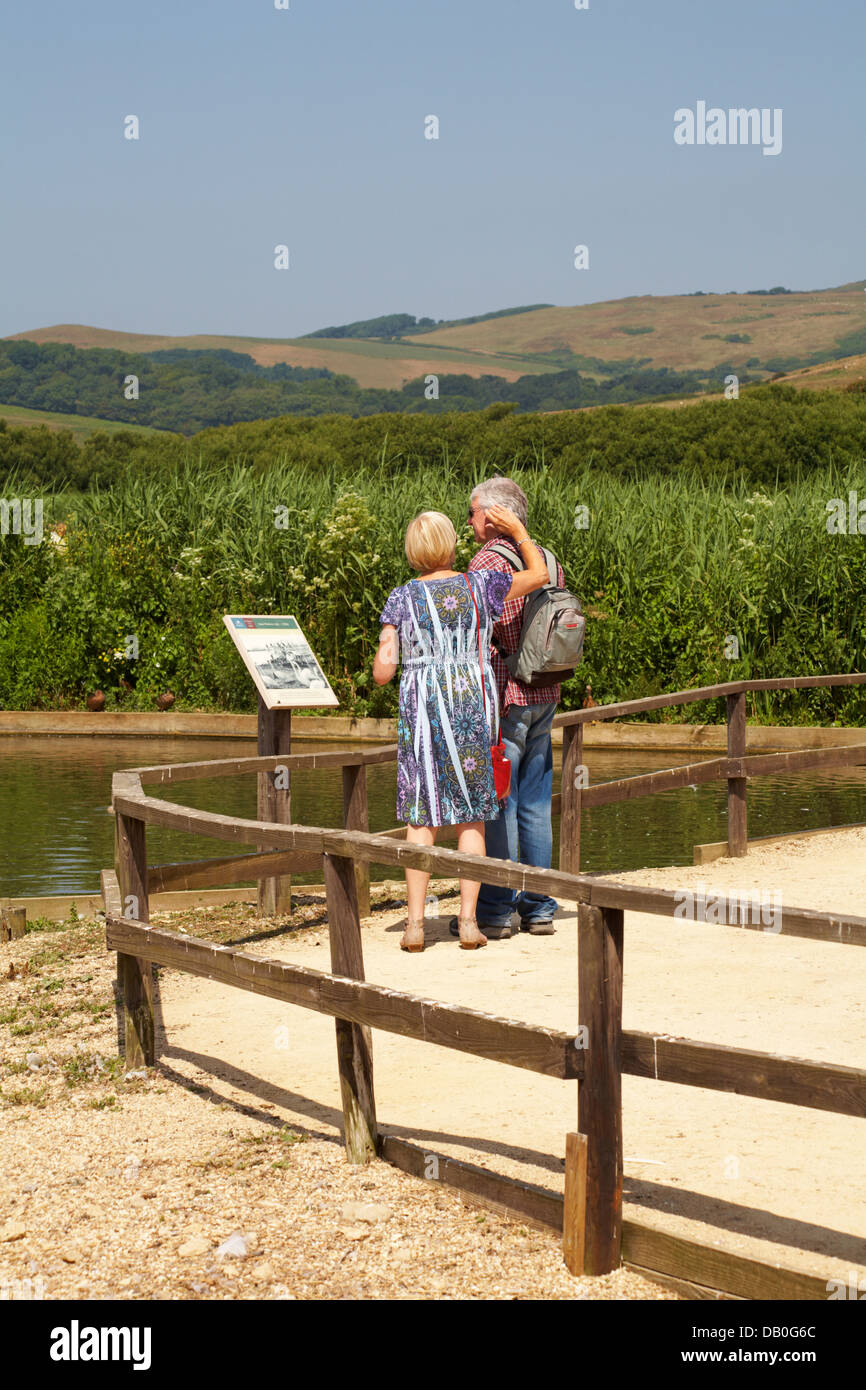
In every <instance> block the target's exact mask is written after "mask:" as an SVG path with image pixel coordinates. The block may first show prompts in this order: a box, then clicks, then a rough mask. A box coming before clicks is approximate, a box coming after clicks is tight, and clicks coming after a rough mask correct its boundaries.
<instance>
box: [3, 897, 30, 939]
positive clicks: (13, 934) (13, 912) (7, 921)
mask: <svg viewBox="0 0 866 1390" xmlns="http://www.w3.org/2000/svg"><path fill="white" fill-rule="evenodd" d="M26 930H27V908H26V907H12V906H11V905H10V906H9V907H0V941H16V940H17V939H18V937H19V936H23V935H24V933H25V931H26Z"/></svg>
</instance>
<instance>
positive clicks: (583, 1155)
mask: <svg viewBox="0 0 866 1390" xmlns="http://www.w3.org/2000/svg"><path fill="white" fill-rule="evenodd" d="M586 1162H587V1140H586V1135H585V1134H567V1135H566V1136H565V1201H564V1202H563V1208H562V1254H563V1258H564V1260H565V1266H566V1269H567V1270H568V1272H569V1273H570V1274H577V1275H581V1274H583V1266H584V1261H585V1258H586Z"/></svg>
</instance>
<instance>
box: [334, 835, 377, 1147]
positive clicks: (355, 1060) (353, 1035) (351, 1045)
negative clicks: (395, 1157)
mask: <svg viewBox="0 0 866 1390" xmlns="http://www.w3.org/2000/svg"><path fill="white" fill-rule="evenodd" d="M323 859H324V872H325V892H326V893H327V898H328V934H329V936H330V941H331V970H332V972H333V974H335V975H347V976H349V978H350V979H353V980H363V978H364V953H363V950H362V946H361V920H360V916H359V913H358V889H357V886H356V883H355V865H354V862H353V861H352V860H351V859H347V858H345V857H344V856H343V855H335V854H325V855H324V856H323ZM334 1021H335V1024H336V1029H337V1067H338V1069H339V1073H340V1094H341V1097H342V1102H343V1125H344V1136H343V1137H344V1142H345V1145H346V1154H347V1157H348V1159H349V1162H350V1163H369V1162H370V1160H371V1159H372V1158H375V1157H376V1151H377V1144H378V1131H377V1127H376V1101H375V1096H374V1094H373V1038H372V1033H371V1031H370V1029H369V1028H366V1027H364V1026H362V1025H361V1024H358V1023H349V1022H348V1021H347V1020H346V1019H344V1018H338V1019H335V1020H334Z"/></svg>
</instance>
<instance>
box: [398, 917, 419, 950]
mask: <svg viewBox="0 0 866 1390" xmlns="http://www.w3.org/2000/svg"><path fill="white" fill-rule="evenodd" d="M400 950H401V951H423V950H424V918H423V917H419V918H417V919H415V920H413V919H412V918H411V917H407V918H406V930H405V931H404V932H403V935H402V937H401V939H400Z"/></svg>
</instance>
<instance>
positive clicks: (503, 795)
mask: <svg viewBox="0 0 866 1390" xmlns="http://www.w3.org/2000/svg"><path fill="white" fill-rule="evenodd" d="M463 577H464V579H465V578H466V576H465V575H464V576H463ZM466 587H467V589H468V590H469V597H470V598H471V599H472V606H473V608H474V609H475V625H476V629H477V632H478V660H479V662H480V664H481V699H482V701H483V703H484V718H485V720H486V719H487V697H486V696H485V694H484V653H483V652H482V650H481V619H480V618H479V616H478V604H477V603H476V602H475V595H474V594H473V592H472V585H471V584H470V583H469V580H468V579H466ZM490 756H491V758H492V760H493V784H494V786H495V787H496V800H497V801H507V800H508V798H509V796H510V795H511V759H510V758H507V757H506V756H505V744H504V743H503V742H502V739H501V738H499V739H497V740H496V742H495V743H491V745H490Z"/></svg>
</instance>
